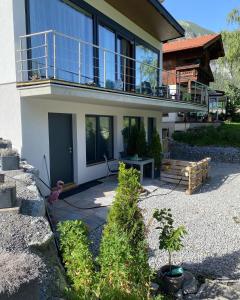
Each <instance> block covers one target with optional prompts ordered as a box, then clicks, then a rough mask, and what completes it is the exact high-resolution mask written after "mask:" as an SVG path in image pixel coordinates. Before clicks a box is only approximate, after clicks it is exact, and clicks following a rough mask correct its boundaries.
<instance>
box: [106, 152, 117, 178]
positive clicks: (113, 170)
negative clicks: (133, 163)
mask: <svg viewBox="0 0 240 300" xmlns="http://www.w3.org/2000/svg"><path fill="white" fill-rule="evenodd" d="M103 157H104V159H105V162H106V165H107V170H108V174H107V176H108V177H109V176H111V175H117V174H118V171H119V170H118V165H117V168H112V166H110V165H109V161H108V158H107V156H106V154H104V155H103Z"/></svg>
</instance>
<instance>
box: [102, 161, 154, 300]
mask: <svg viewBox="0 0 240 300" xmlns="http://www.w3.org/2000/svg"><path fill="white" fill-rule="evenodd" d="M139 189H140V184H139V172H138V171H137V170H135V169H133V168H131V169H126V168H125V165H124V164H120V168H119V185H118V188H117V191H116V196H115V199H114V202H113V206H112V207H111V209H110V212H109V215H108V219H107V224H106V226H105V228H104V231H103V237H102V240H101V246H100V255H99V258H98V262H99V265H100V274H99V283H100V284H99V286H100V291H99V294H100V295H101V297H102V299H106V300H108V299H109V300H115V299H116V300H118V299H131V300H133V299H147V295H148V293H149V279H150V274H151V272H150V268H149V265H148V251H147V242H146V239H145V226H144V221H143V216H142V214H141V210H140V208H139V207H138V198H139Z"/></svg>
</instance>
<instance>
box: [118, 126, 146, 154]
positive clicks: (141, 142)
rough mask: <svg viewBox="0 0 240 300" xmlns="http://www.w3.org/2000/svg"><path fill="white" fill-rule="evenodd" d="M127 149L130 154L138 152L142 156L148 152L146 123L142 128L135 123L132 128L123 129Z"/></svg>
mask: <svg viewBox="0 0 240 300" xmlns="http://www.w3.org/2000/svg"><path fill="white" fill-rule="evenodd" d="M122 135H123V142H124V147H125V151H126V153H127V154H128V155H135V154H138V155H139V156H140V157H142V156H145V155H146V154H147V142H146V131H145V128H144V124H143V123H141V124H140V128H138V126H136V125H134V126H131V128H129V127H126V128H124V129H123V130H122Z"/></svg>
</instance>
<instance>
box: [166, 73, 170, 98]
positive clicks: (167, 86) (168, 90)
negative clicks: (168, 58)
mask: <svg viewBox="0 0 240 300" xmlns="http://www.w3.org/2000/svg"><path fill="white" fill-rule="evenodd" d="M169 72H170V71H167V85H166V88H167V98H169V97H170V96H169V92H170V89H169V82H168V81H169Z"/></svg>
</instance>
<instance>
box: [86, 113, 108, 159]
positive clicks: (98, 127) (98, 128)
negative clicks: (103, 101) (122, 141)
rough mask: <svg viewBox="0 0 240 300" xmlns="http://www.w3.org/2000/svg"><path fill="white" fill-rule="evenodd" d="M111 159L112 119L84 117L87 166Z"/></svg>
mask: <svg viewBox="0 0 240 300" xmlns="http://www.w3.org/2000/svg"><path fill="white" fill-rule="evenodd" d="M104 155H106V156H107V158H108V159H113V117H109V116H95V115H88V116H86V156H87V164H93V163H97V162H101V161H104Z"/></svg>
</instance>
